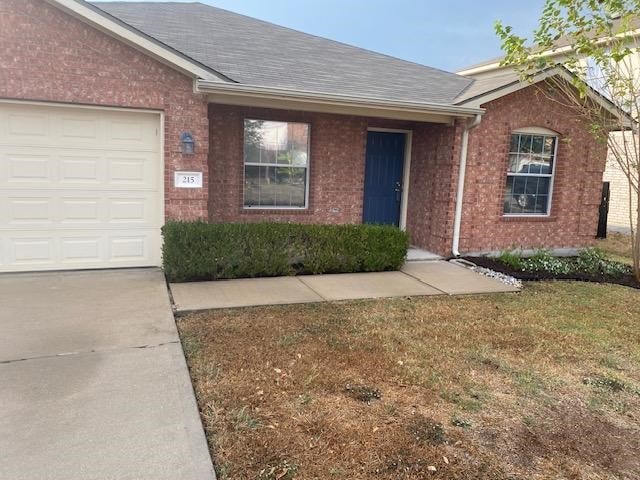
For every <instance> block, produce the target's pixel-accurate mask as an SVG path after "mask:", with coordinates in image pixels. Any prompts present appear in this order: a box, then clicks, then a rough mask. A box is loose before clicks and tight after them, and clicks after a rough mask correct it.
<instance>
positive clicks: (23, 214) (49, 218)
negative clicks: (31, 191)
mask: <svg viewBox="0 0 640 480" xmlns="http://www.w3.org/2000/svg"><path fill="white" fill-rule="evenodd" d="M51 203H52V200H51V198H50V197H9V198H8V201H7V203H6V205H7V206H8V209H7V212H8V222H7V223H8V224H9V225H37V226H38V227H42V225H50V224H53V220H54V218H53V208H52V205H51Z"/></svg>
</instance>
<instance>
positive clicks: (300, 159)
mask: <svg viewBox="0 0 640 480" xmlns="http://www.w3.org/2000/svg"><path fill="white" fill-rule="evenodd" d="M308 184H309V125H308V124H306V123H289V122H270V121H266V120H245V121H244V207H245V208H306V207H307V201H308V191H309V185H308Z"/></svg>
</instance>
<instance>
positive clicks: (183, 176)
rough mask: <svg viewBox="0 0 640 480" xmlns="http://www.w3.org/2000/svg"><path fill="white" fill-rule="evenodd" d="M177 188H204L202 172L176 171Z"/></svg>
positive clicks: (175, 182)
mask: <svg viewBox="0 0 640 480" xmlns="http://www.w3.org/2000/svg"><path fill="white" fill-rule="evenodd" d="M174 185H175V187H176V188H202V172H175V174H174Z"/></svg>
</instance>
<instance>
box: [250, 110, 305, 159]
mask: <svg viewBox="0 0 640 480" xmlns="http://www.w3.org/2000/svg"><path fill="white" fill-rule="evenodd" d="M308 157H309V125H307V124H306V123H288V122H271V121H266V120H245V122H244V161H245V163H271V164H279V165H293V166H298V167H306V166H307V163H308Z"/></svg>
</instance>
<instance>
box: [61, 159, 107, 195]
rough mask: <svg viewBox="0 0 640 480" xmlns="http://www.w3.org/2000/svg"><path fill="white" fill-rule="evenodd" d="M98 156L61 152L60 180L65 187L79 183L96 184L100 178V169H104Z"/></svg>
mask: <svg viewBox="0 0 640 480" xmlns="http://www.w3.org/2000/svg"><path fill="white" fill-rule="evenodd" d="M101 163H102V162H101V159H100V157H99V156H88V155H86V154H84V155H73V154H68V153H66V154H61V155H60V156H59V163H58V164H59V169H60V170H59V171H60V176H59V178H60V182H61V183H62V184H64V185H65V187H67V186H70V185H73V184H79V185H81V186H85V185H87V184H93V185H98V184H99V183H100V180H101V178H104V175H101V171H102V170H104V167H103V165H101Z"/></svg>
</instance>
